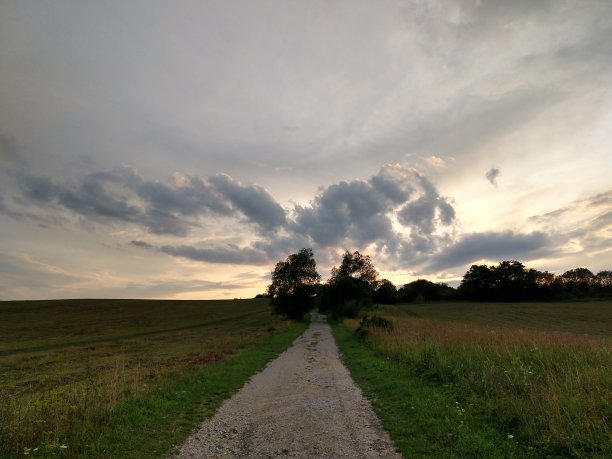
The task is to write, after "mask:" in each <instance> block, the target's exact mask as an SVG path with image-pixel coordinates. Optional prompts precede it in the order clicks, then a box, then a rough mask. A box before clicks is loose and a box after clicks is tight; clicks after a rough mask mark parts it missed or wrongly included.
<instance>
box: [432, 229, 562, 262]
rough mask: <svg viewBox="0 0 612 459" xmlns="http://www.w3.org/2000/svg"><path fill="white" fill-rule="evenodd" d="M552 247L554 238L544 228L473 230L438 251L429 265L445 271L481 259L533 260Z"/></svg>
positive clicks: (546, 252)
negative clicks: (477, 231) (519, 231)
mask: <svg viewBox="0 0 612 459" xmlns="http://www.w3.org/2000/svg"><path fill="white" fill-rule="evenodd" d="M551 250H552V242H551V239H550V237H549V236H548V235H546V234H545V233H543V232H541V231H534V232H531V233H515V232H513V231H501V232H494V231H492V232H484V233H472V234H466V235H464V236H463V237H462V238H461V239H459V241H457V242H455V243H453V244H451V245H450V246H448V247H446V248H445V249H444V250H442V251H441V252H440V253H437V254H435V255H434V256H433V257H432V260H431V261H430V262H429V264H428V266H427V267H428V269H429V270H430V271H443V270H445V269H449V268H456V267H460V266H466V265H469V264H471V263H473V262H475V261H477V260H480V259H487V260H504V259H518V260H521V259H523V260H524V259H527V260H529V259H533V258H537V257H540V256H543V255H545V254H548V253H549V252H550V251H551Z"/></svg>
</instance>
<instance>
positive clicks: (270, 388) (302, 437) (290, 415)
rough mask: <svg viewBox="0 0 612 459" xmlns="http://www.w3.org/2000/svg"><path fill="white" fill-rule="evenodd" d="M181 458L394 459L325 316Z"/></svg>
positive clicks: (254, 380)
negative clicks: (351, 375) (288, 458)
mask: <svg viewBox="0 0 612 459" xmlns="http://www.w3.org/2000/svg"><path fill="white" fill-rule="evenodd" d="M177 457H179V458H221V457H224V458H227V457H248V458H272V457H301V458H313V457H325V458H351V459H354V458H400V457H401V456H400V455H399V454H398V453H396V452H395V448H394V446H393V444H392V443H391V440H390V439H389V436H388V435H387V433H386V432H385V431H384V430H382V428H381V426H380V422H379V420H378V419H377V417H376V415H375V414H374V412H373V411H372V409H371V407H370V404H369V403H368V401H367V400H365V399H364V398H363V396H362V394H361V390H360V389H359V388H358V387H357V386H356V385H355V383H354V382H353V380H352V379H351V377H350V374H349V372H348V370H347V369H346V367H345V366H344V365H343V364H342V362H341V361H340V357H339V354H338V348H337V347H336V343H335V342H334V339H333V337H332V334H331V329H330V327H329V325H327V323H326V322H325V318H324V316H321V315H319V314H317V313H313V319H312V323H311V325H310V327H309V328H308V330H306V332H304V334H303V335H302V336H300V337H299V338H298V339H297V340H296V341H295V343H294V344H293V346H292V347H291V348H289V349H288V350H287V351H285V352H284V353H283V354H282V355H280V356H279V357H278V358H277V359H276V360H274V361H272V362H270V364H268V366H267V367H266V368H265V370H264V371H262V372H261V373H259V374H257V375H255V376H254V377H253V378H251V380H250V382H249V383H247V384H246V385H245V386H244V387H243V388H242V390H241V391H240V392H238V393H237V394H236V395H234V397H232V398H231V399H229V400H227V401H226V402H224V403H223V405H222V406H221V408H220V409H219V411H217V413H216V414H215V416H214V417H213V418H212V419H210V420H209V421H208V422H206V423H204V424H203V425H202V427H201V429H200V430H199V431H197V432H195V433H194V434H192V435H191V436H190V437H189V438H188V439H187V441H186V442H185V443H184V444H183V446H182V447H181V450H180V453H179V455H178V456H177Z"/></svg>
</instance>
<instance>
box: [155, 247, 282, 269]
mask: <svg viewBox="0 0 612 459" xmlns="http://www.w3.org/2000/svg"><path fill="white" fill-rule="evenodd" d="M159 250H161V251H162V252H164V253H166V254H168V255H172V256H175V257H182V258H188V259H190V260H195V261H204V262H208V263H226V264H237V265H263V264H267V263H270V259H269V257H268V256H267V254H266V253H265V252H263V251H261V250H258V249H255V248H252V247H240V246H238V245H235V244H228V245H226V246H223V247H212V248H197V247H193V246H188V245H180V246H171V245H164V246H162V247H160V248H159Z"/></svg>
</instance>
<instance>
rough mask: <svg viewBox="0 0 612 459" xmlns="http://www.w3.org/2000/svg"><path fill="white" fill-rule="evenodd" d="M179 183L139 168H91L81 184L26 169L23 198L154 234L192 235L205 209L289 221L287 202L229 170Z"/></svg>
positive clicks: (266, 224) (269, 226) (265, 221)
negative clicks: (281, 202)
mask: <svg viewBox="0 0 612 459" xmlns="http://www.w3.org/2000/svg"><path fill="white" fill-rule="evenodd" d="M177 180H178V181H179V182H180V183H178V184H166V183H160V182H154V181H147V180H145V179H144V178H142V177H141V176H140V175H138V174H137V173H136V172H135V171H134V170H133V169H130V168H120V169H115V170H112V171H104V172H96V173H91V174H88V175H86V176H85V177H83V178H82V179H81V180H80V181H78V182H77V183H76V184H72V185H69V184H59V183H57V182H56V181H54V180H53V179H52V178H50V177H46V176H33V175H30V174H27V173H22V174H20V176H19V179H18V185H19V188H20V191H21V197H20V200H21V202H22V203H23V202H24V199H25V200H29V201H30V202H34V203H38V204H45V205H46V204H52V205H56V206H59V207H63V208H65V209H67V210H70V211H72V212H74V213H76V214H78V215H82V216H85V217H88V218H92V219H95V220H97V221H111V222H122V223H131V224H136V225H140V226H142V227H144V228H146V229H147V230H148V231H149V232H151V233H154V234H168V235H175V236H186V235H187V234H188V233H189V231H190V229H191V227H193V226H197V225H198V223H197V218H198V217H200V216H203V215H207V214H208V215H219V216H239V215H243V216H244V217H246V221H247V222H248V223H253V224H255V225H257V226H258V227H259V228H261V229H262V230H266V231H271V230H274V229H276V228H278V227H279V226H281V225H283V223H284V222H285V213H284V210H283V209H282V207H281V206H280V205H279V204H278V203H277V202H276V201H275V200H274V198H272V196H271V195H270V194H269V193H268V192H267V191H266V190H265V189H264V188H263V187H260V186H257V185H243V184H241V183H239V182H237V181H235V180H233V179H232V178H231V177H229V176H227V175H221V174H220V175H215V176H212V177H209V178H198V177H189V176H180V177H178V178H177Z"/></svg>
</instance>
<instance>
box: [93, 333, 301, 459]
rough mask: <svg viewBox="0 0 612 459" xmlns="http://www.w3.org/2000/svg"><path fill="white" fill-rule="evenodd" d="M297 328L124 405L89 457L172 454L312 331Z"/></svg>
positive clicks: (134, 456) (119, 407)
mask: <svg viewBox="0 0 612 459" xmlns="http://www.w3.org/2000/svg"><path fill="white" fill-rule="evenodd" d="M307 326H308V324H307V323H305V322H298V323H295V324H294V325H293V326H292V327H291V328H290V329H289V330H287V331H285V332H283V333H281V334H279V335H275V336H273V337H271V338H270V339H269V340H268V341H266V342H265V343H264V344H263V345H261V346H259V347H257V348H254V349H249V350H247V351H244V352H242V353H239V354H237V355H234V356H230V357H228V358H227V359H226V360H224V361H222V362H220V363H219V364H217V365H214V366H210V367H205V368H203V369H201V370H199V371H197V372H195V373H194V374H190V375H186V376H185V377H183V378H182V379H180V380H178V381H175V382H171V383H169V384H168V385H166V386H164V387H161V388H159V389H157V390H156V391H154V392H153V393H151V394H150V395H149V396H147V397H143V398H140V399H135V400H130V401H128V402H126V403H123V404H121V405H119V406H118V407H117V408H116V409H115V410H113V414H112V415H115V416H117V420H118V422H117V423H116V424H115V425H114V428H113V429H110V430H108V431H107V432H106V433H105V434H104V435H103V436H101V437H100V438H99V441H98V442H97V445H93V446H94V447H93V448H90V449H89V450H87V449H86V450H85V453H86V455H87V456H88V457H124V458H132V457H133V458H147V457H151V458H153V457H164V456H167V455H168V454H171V453H172V452H173V450H175V449H176V447H178V446H179V445H180V444H182V442H183V441H184V440H185V439H186V438H187V436H188V435H189V434H190V433H191V432H192V431H193V430H194V429H195V428H196V427H198V426H199V425H200V424H201V423H202V422H203V421H204V420H206V419H208V418H210V417H211V416H212V415H213V414H214V413H215V411H216V410H217V408H218V407H219V406H220V405H221V403H222V402H223V401H224V400H225V399H227V398H229V397H231V396H232V395H233V394H234V393H235V392H237V391H238V390H240V388H241V387H242V386H243V385H244V384H245V382H246V381H247V380H248V379H249V378H250V377H252V376H253V375H254V374H256V373H258V372H259V371H261V370H262V369H263V368H264V367H265V366H266V365H267V363H268V362H270V361H271V360H273V359H274V358H276V357H277V356H278V355H280V354H281V353H282V352H284V351H285V350H286V349H287V348H288V347H289V346H290V345H291V343H292V342H293V341H294V340H295V339H296V338H297V337H298V336H300V335H301V334H302V333H303V332H304V331H305V330H306V328H307Z"/></svg>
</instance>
